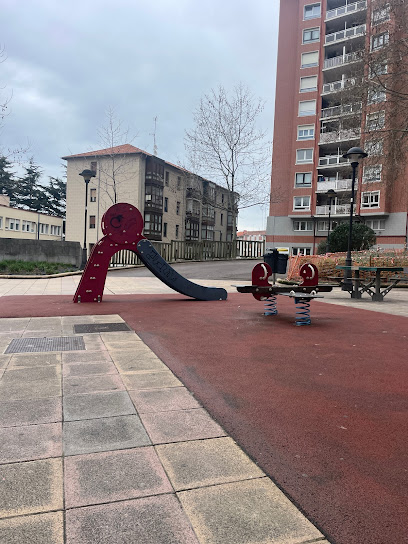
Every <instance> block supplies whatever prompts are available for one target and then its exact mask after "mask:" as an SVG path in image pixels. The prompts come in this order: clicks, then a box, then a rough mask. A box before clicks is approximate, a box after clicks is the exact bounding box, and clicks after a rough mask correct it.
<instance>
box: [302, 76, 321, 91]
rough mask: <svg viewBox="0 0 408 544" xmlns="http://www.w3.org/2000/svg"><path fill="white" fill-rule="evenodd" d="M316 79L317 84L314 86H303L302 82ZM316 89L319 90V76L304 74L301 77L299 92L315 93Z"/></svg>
mask: <svg viewBox="0 0 408 544" xmlns="http://www.w3.org/2000/svg"><path fill="white" fill-rule="evenodd" d="M307 79H308V80H312V79H313V80H315V81H316V84H315V85H313V86H312V87H304V88H302V84H303V82H305V81H306V80H307ZM314 91H317V76H304V77H301V78H300V85H299V92H300V93H313V92H314Z"/></svg>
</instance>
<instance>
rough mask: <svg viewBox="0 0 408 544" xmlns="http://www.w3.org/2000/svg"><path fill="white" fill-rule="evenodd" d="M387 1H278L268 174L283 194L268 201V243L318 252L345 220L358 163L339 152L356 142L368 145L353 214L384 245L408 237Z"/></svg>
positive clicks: (392, 15) (392, 21)
mask: <svg viewBox="0 0 408 544" xmlns="http://www.w3.org/2000/svg"><path fill="white" fill-rule="evenodd" d="M390 4H392V0H390V2H389V3H388V2H387V1H380V0H359V1H350V0H321V1H320V2H312V1H310V0H281V2H280V26H279V44H278V64H277V83H276V99H275V100H276V102H275V129H274V143H273V150H274V151H273V160H272V180H271V191H272V195H274V194H277V195H280V197H279V199H272V202H273V203H272V204H271V206H270V216H269V217H268V222H267V247H282V246H285V247H287V248H288V249H289V251H290V253H291V254H293V255H296V254H300V253H302V254H311V253H315V252H316V249H317V245H318V243H319V242H320V241H321V240H324V239H325V238H326V237H327V235H328V232H329V231H330V230H331V229H333V227H335V226H336V225H337V224H339V223H340V222H342V221H347V220H348V217H349V214H350V195H351V184H352V168H351V166H350V164H349V162H348V161H347V160H345V159H343V157H342V155H343V154H344V153H346V152H347V151H348V149H350V148H351V147H354V146H359V147H362V148H363V149H364V150H365V151H366V152H367V153H368V154H369V157H368V158H367V159H365V161H363V163H362V164H361V165H360V166H359V169H358V183H357V184H356V185H357V192H356V198H355V206H354V214H355V220H356V221H361V222H363V223H365V224H366V225H368V226H369V227H371V228H372V229H373V230H374V231H375V233H376V235H377V244H378V245H379V246H381V247H383V248H390V247H395V248H401V247H404V246H406V244H407V233H408V169H407V167H406V163H407V160H406V155H405V156H403V157H400V159H399V162H400V164H399V169H398V171H396V169H395V164H396V162H398V161H396V160H394V159H393V158H392V157H395V149H394V148H396V147H398V146H397V144H396V143H395V142H396V141H395V137H394V136H393V132H394V133H395V131H393V129H394V128H397V125H398V122H399V121H398V104H397V103H396V101H395V100H393V97H391V96H390V93H387V92H386V87H387V85H384V84H383V79H384V78H388V82H390V81H391V80H390V78H392V77H393V76H392V72H394V74H396V69H395V66H396V65H397V64H396V63H394V65H393V67H392V62H393V59H392V55H393V53H392V51H394V52H395V50H396V49H395V47H396V45H395V44H396V43H397V42H398V39H399V38H398V36H397V32H398V31H397V27H398V25H396V19H398V13H397V12H396V11H393V9H392V6H390ZM401 9H404V10H405V9H406V8H401ZM399 32H400V30H399ZM405 38H406V35H405ZM393 43H394V45H392V44H393ZM393 48H394V49H393ZM387 55H388V57H387ZM394 61H395V59H394ZM394 83H395V82H394ZM394 98H395V96H394ZM392 138H394V140H393V139H392ZM387 161H388V162H387ZM329 190H331V193H329V194H328V191H329Z"/></svg>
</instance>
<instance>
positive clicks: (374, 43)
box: [371, 30, 390, 51]
mask: <svg viewBox="0 0 408 544" xmlns="http://www.w3.org/2000/svg"><path fill="white" fill-rule="evenodd" d="M389 41H390V33H389V32H388V30H386V31H384V32H380V34H374V35H373V36H371V51H378V50H379V49H382V48H383V47H385V46H386V45H388V43H389Z"/></svg>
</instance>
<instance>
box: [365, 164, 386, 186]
mask: <svg viewBox="0 0 408 544" xmlns="http://www.w3.org/2000/svg"><path fill="white" fill-rule="evenodd" d="M381 174H382V164H373V165H370V166H364V168H363V183H376V182H379V181H381Z"/></svg>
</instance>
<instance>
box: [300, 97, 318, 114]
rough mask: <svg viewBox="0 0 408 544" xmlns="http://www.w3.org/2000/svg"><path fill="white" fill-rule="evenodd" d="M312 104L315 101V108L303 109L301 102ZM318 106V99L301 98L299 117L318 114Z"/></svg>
mask: <svg viewBox="0 0 408 544" xmlns="http://www.w3.org/2000/svg"><path fill="white" fill-rule="evenodd" d="M308 103H310V104H312V103H314V109H313V110H312V109H310V110H304V111H301V104H308ZM316 107H317V101H316V99H313V100H300V101H299V108H298V117H311V116H313V115H316Z"/></svg>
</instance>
